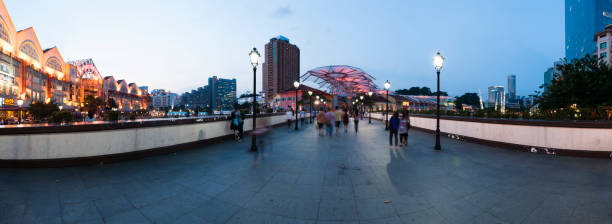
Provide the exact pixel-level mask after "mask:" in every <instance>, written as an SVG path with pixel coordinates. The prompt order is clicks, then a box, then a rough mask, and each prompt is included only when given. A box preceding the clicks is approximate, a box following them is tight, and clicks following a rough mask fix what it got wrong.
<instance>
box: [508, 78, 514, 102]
mask: <svg viewBox="0 0 612 224" xmlns="http://www.w3.org/2000/svg"><path fill="white" fill-rule="evenodd" d="M507 99H508V100H510V101H512V100H514V99H516V75H508V97H507Z"/></svg>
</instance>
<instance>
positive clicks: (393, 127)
mask: <svg viewBox="0 0 612 224" xmlns="http://www.w3.org/2000/svg"><path fill="white" fill-rule="evenodd" d="M399 125H400V119H399V114H398V113H397V112H394V113H393V116H391V119H389V149H391V148H393V141H392V139H393V137H395V149H397V131H398V129H399Z"/></svg>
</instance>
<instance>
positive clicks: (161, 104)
mask: <svg viewBox="0 0 612 224" xmlns="http://www.w3.org/2000/svg"><path fill="white" fill-rule="evenodd" d="M151 92H152V94H151V105H152V107H153V108H155V109H172V108H174V107H175V106H178V104H179V95H178V94H176V93H172V92H169V91H166V90H163V89H161V90H160V89H155V90H153V91H151Z"/></svg>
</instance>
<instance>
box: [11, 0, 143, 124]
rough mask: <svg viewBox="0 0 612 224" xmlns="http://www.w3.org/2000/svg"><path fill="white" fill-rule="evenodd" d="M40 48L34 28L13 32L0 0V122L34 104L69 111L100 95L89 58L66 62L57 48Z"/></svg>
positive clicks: (99, 79) (100, 88) (100, 80)
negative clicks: (85, 99) (55, 106)
mask: <svg viewBox="0 0 612 224" xmlns="http://www.w3.org/2000/svg"><path fill="white" fill-rule="evenodd" d="M43 49H44V48H42V46H41V45H40V42H39V41H38V37H37V35H36V32H35V31H34V28H32V27H30V28H26V29H23V30H19V31H17V30H16V29H15V26H14V24H13V21H12V20H11V17H10V16H9V13H8V11H7V9H6V7H5V5H4V2H3V1H2V0H0V118H1V119H6V118H8V117H14V116H15V113H16V112H20V111H22V110H25V108H27V107H28V106H29V105H30V104H32V103H34V102H55V103H56V104H58V105H59V106H62V107H63V108H66V109H69V108H76V107H78V106H82V103H83V100H84V98H85V97H86V96H87V95H93V96H95V97H102V96H103V94H102V93H103V90H102V79H101V78H100V75H99V73H98V71H97V69H96V68H95V66H94V65H93V62H91V59H88V60H81V61H76V62H74V63H67V62H66V61H64V58H63V57H62V55H61V53H60V51H59V49H58V48H57V47H51V48H46V49H44V50H43ZM87 62H90V63H87ZM126 85H127V84H126ZM134 86H135V84H134ZM136 89H137V88H136ZM130 94H131V95H130V97H132V96H140V94H139V92H135V91H132V92H131V93H130ZM130 99H132V98H130ZM140 101H142V97H140Z"/></svg>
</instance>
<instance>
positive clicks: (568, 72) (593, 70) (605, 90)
mask: <svg viewBox="0 0 612 224" xmlns="http://www.w3.org/2000/svg"><path fill="white" fill-rule="evenodd" d="M557 70H558V71H560V73H559V74H554V78H553V80H552V82H551V84H550V85H548V86H547V87H546V89H545V90H544V92H543V93H542V94H541V95H540V96H538V98H537V99H536V103H539V108H540V109H542V110H545V111H556V110H564V109H568V108H574V109H575V108H587V109H589V110H591V111H595V112H596V113H597V114H599V115H600V117H601V115H602V112H603V111H602V110H601V108H602V107H609V106H612V98H611V97H610V96H612V69H611V68H610V66H609V65H608V64H607V63H606V62H605V61H603V60H599V59H598V58H596V57H595V56H591V55H586V56H585V57H584V58H580V59H574V60H573V61H572V62H571V63H567V62H566V63H563V64H561V65H558V66H557Z"/></svg>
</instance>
